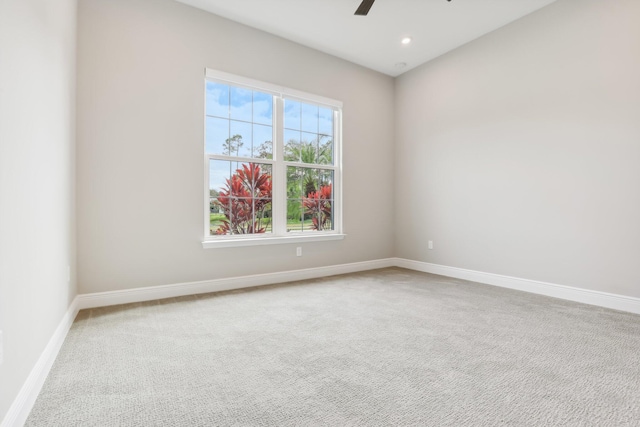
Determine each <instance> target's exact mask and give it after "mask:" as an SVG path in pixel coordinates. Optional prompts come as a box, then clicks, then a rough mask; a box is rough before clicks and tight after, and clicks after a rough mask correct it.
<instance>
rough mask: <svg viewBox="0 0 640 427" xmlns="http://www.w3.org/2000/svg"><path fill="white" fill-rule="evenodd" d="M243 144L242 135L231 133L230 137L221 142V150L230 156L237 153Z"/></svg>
mask: <svg viewBox="0 0 640 427" xmlns="http://www.w3.org/2000/svg"><path fill="white" fill-rule="evenodd" d="M243 145H244V142H242V135H233V136H232V137H231V138H227V139H226V140H225V141H224V144H222V151H223V153H225V154H227V153H228V154H229V155H230V156H233V155H239V154H240V148H242V146H243Z"/></svg>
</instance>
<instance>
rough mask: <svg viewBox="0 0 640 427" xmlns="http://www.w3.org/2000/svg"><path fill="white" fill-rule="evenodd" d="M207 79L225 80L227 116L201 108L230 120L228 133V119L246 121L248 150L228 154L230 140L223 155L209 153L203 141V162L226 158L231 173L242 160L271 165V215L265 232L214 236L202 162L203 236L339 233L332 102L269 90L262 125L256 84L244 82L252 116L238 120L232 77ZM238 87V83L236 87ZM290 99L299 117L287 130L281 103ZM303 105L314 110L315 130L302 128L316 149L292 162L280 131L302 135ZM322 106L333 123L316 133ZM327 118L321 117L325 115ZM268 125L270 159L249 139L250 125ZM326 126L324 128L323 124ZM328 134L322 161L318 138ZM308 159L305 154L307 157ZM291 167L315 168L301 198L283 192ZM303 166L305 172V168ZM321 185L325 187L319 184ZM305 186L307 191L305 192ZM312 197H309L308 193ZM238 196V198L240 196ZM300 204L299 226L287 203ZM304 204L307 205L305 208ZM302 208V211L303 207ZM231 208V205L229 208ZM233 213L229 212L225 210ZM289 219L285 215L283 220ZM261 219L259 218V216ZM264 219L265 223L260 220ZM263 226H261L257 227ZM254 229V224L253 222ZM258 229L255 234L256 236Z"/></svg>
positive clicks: (337, 120)
mask: <svg viewBox="0 0 640 427" xmlns="http://www.w3.org/2000/svg"><path fill="white" fill-rule="evenodd" d="M207 82H214V83H217V84H222V85H227V86H228V87H229V88H230V89H229V91H228V97H229V101H228V102H227V104H228V106H227V107H228V117H223V116H220V115H216V114H209V111H208V106H207V108H206V109H205V118H207V117H213V118H220V119H225V120H228V121H229V131H228V135H229V137H230V138H232V137H233V136H232V131H231V122H232V120H235V121H237V122H243V123H247V124H251V125H252V127H251V131H252V133H251V145H252V146H251V150H250V151H249V152H250V154H251V155H250V156H246V155H243V156H238V155H232V153H233V151H232V150H231V144H229V150H228V151H227V153H228V154H224V153H210V152H207V144H205V161H206V162H207V163H210V162H212V161H227V162H229V169H230V174H232V173H233V169H234V168H233V165H234V164H235V165H236V167H237V166H239V165H242V164H245V163H258V164H261V165H264V166H267V165H268V166H270V169H271V182H272V185H273V192H272V198H271V199H269V200H270V202H271V203H269V206H268V212H269V214H270V219H269V221H267V222H262V223H261V229H262V228H264V231H263V232H261V233H253V234H244V235H237V234H234V235H223V236H216V235H212V234H211V230H212V228H211V220H210V216H209V213H210V206H211V200H212V199H216V198H215V197H211V187H210V182H211V180H210V176H209V174H210V172H211V170H210V167H211V166H210V165H209V164H208V165H207V174H206V175H207V180H208V181H209V182H208V185H207V189H208V193H209V194H207V199H206V200H207V205H208V206H207V215H206V219H205V228H206V230H207V233H206V238H205V240H207V239H216V238H227V239H228V238H234V239H236V238H246V237H251V238H255V237H263V236H268V235H271V236H276V237H285V236H288V235H292V234H297V233H298V232H301V233H302V232H303V233H305V234H313V233H316V234H326V233H327V232H329V233H338V232H341V230H340V224H341V215H340V214H341V212H340V206H339V201H340V199H339V188H340V172H341V171H340V164H339V143H340V141H339V135H340V126H341V123H340V119H341V117H340V109H339V107H336V106H328V105H326V104H324V103H322V102H314V101H313V100H310V99H308V97H307V98H305V99H303V100H297V99H293V98H292V97H289V96H286V97H285V96H283V95H282V94H275V93H272V94H271V96H272V102H271V106H272V107H271V116H272V120H271V124H270V125H264V124H263V123H257V122H256V121H255V116H256V112H255V99H256V95H255V94H256V92H259V91H262V88H260V87H253V88H249V87H244V89H248V90H251V94H252V95H251V118H252V121H248V120H237V119H233V117H232V116H233V114H232V101H231V99H230V98H231V92H232V89H231V88H233V87H234V86H235V85H236V83H234V82H233V81H225V80H223V81H220V80H218V79H211V78H208V79H207ZM237 87H242V86H240V85H239V86H237ZM289 100H292V101H293V102H296V103H298V107H299V108H300V113H299V114H298V116H299V124H298V127H299V129H290V128H285V127H284V125H285V121H286V116H285V111H284V104H285V103H286V102H288V101H289ZM304 105H306V106H307V108H311V109H315V111H316V115H315V122H316V123H315V129H314V132H307V133H308V134H312V135H314V136H315V138H314V140H312V141H310V142H311V144H313V149H314V150H315V153H316V154H315V156H314V157H313V160H314V161H313V162H303V161H293V160H288V159H287V158H286V150H285V145H286V142H285V141H284V133H285V129H286V130H294V131H299V132H300V134H301V135H302V133H303V129H307V130H311V129H310V128H309V127H307V128H304V124H303V113H302V109H303V106H304ZM321 109H323V110H324V113H325V114H326V113H327V112H329V113H330V115H331V117H330V121H331V122H332V126H331V134H329V133H328V132H326V133H321V118H320V111H321ZM325 119H326V118H325ZM255 125H260V126H270V127H271V131H272V140H271V158H265V157H255V154H256V153H255V140H254V134H253V132H254V126H255ZM325 130H326V129H325ZM323 137H325V138H328V139H330V151H331V155H330V156H329V158H328V159H329V162H330V163H322V162H321V161H320V159H321V158H320V157H319V156H320V153H321V150H320V148H321V147H320V143H321V141H322V138H323ZM206 138H207V129H206V128H205V140H206ZM302 142H303V140H302V138H300V139H299V140H298V143H299V144H302ZM235 152H236V154H238V153H239V147H238V150H235ZM297 160H303V159H302V157H298V159H297ZM307 160H308V159H307ZM290 168H296V169H298V171H299V172H302V175H304V174H305V173H308V174H312V173H315V174H316V175H317V179H316V181H315V186H313V187H311V186H309V187H308V188H305V189H304V190H303V191H302V192H300V193H298V195H299V196H300V197H293V198H290V197H289V194H288V192H289V191H288V186H289V184H290V182H289V181H290V177H288V175H287V171H288V170H289V169H290ZM305 171H306V172H305ZM323 185H324V186H325V187H327V188H323ZM307 190H309V191H307ZM310 196H313V197H310ZM240 199H241V198H238V200H240ZM251 200H252V202H251V203H252V206H253V209H251V211H252V217H251V218H252V221H253V222H256V221H257V220H258V219H259V218H257V214H256V210H255V200H257V199H253V198H252V199H251ZM292 202H294V203H299V204H300V208H299V211H300V212H299V213H300V216H299V219H300V228H299V229H298V228H296V226H295V222H296V221H291V215H290V212H289V206H290V204H291V203H292ZM305 206H306V207H305ZM305 209H306V211H305ZM230 210H231V209H230ZM266 211H267V208H265V209H264V210H262V211H261V214H262V215H264V212H266ZM230 216H232V213H230ZM287 218H289V219H287ZM263 219H264V217H263ZM265 224H266V225H265ZM262 225H265V226H264V227H262ZM256 229H257V226H256ZM258 234H260V236H259V235H258Z"/></svg>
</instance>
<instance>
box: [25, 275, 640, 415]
mask: <svg viewBox="0 0 640 427" xmlns="http://www.w3.org/2000/svg"><path fill="white" fill-rule="evenodd" d="M26 425H27V426H47V427H51V426H65V427H67V426H141V427H143V426H144V427H147V426H640V316H637V315H633V314H628V313H622V312H616V311H612V310H607V309H602V308H598V307H593V306H587V305H581V304H576V303H571V302H567V301H562V300H556V299H552V298H547V297H542V296H537V295H532V294H527V293H523V292H517V291H511V290H507V289H501V288H496V287H491V286H486V285H480V284H476V283H471V282H465V281H462V280H455V279H449V278H445V277H441V276H435V275H430V274H424V273H417V272H412V271H408V270H402V269H397V268H390V269H384V270H377V271H370V272H364V273H358V274H350V275H344V276H335V277H328V278H324V279H318V280H309V281H304V282H297V283H292V284H286V285H278V286H267V287H261V288H255V289H250V290H243V291H233V292H223V293H216V294H206V295H195V296H190V297H182V298H172V299H167V300H161V301H153V302H146V303H138V304H129V305H122V306H116V307H107V308H98V309H91V310H84V311H81V312H80V314H79V315H78V317H77V319H76V320H75V323H74V324H73V326H72V328H71V330H70V332H69V334H68V336H67V339H66V341H65V343H64V345H63V347H62V349H61V351H60V354H59V356H58V358H57V360H56V362H55V364H54V366H53V369H52V371H51V373H50V375H49V377H48V379H47V381H46V383H45V385H44V388H43V390H42V392H41V394H40V396H39V398H38V400H37V402H36V404H35V406H34V408H33V411H32V412H31V415H30V416H29V419H28V420H27V423H26Z"/></svg>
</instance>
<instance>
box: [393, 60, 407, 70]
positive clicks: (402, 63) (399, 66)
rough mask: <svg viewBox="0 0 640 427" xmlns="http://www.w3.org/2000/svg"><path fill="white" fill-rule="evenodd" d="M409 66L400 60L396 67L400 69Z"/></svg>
mask: <svg viewBox="0 0 640 427" xmlns="http://www.w3.org/2000/svg"><path fill="white" fill-rule="evenodd" d="M406 66H407V63H406V62H398V63H396V68H398V69H400V68H404V67H406Z"/></svg>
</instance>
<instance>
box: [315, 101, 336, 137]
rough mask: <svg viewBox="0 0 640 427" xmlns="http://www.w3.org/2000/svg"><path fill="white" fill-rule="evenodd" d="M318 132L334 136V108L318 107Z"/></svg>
mask: <svg viewBox="0 0 640 427" xmlns="http://www.w3.org/2000/svg"><path fill="white" fill-rule="evenodd" d="M318 133H321V134H323V135H330V136H333V110H332V109H330V108H323V107H320V108H319V109H318Z"/></svg>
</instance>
